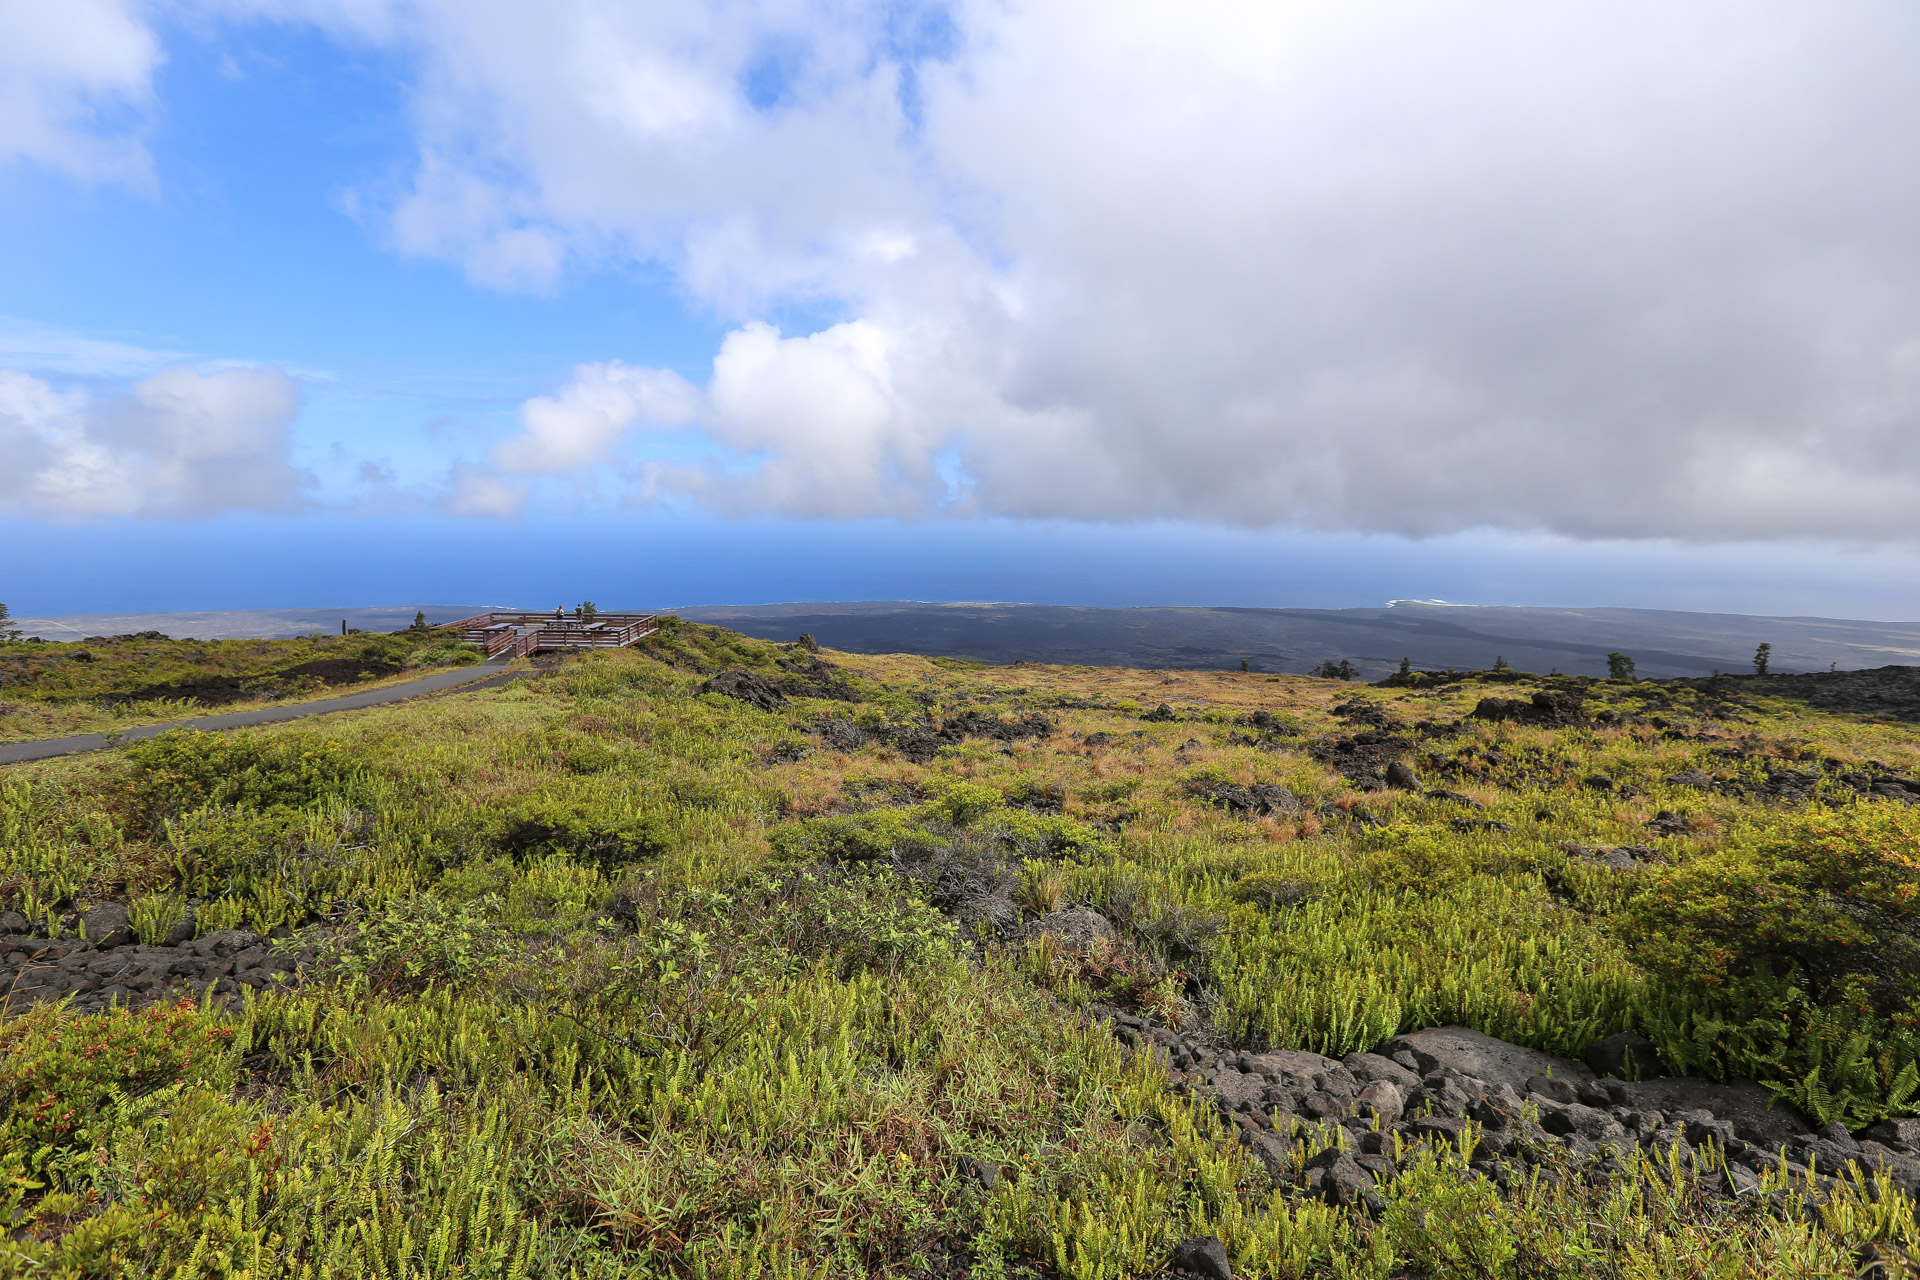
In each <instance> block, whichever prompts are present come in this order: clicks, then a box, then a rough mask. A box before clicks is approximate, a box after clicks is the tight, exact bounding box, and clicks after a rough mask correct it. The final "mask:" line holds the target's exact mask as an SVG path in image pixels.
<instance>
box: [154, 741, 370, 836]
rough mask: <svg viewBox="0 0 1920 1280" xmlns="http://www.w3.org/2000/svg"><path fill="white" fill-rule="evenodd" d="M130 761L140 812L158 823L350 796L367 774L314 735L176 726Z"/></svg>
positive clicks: (344, 750)
mask: <svg viewBox="0 0 1920 1280" xmlns="http://www.w3.org/2000/svg"><path fill="white" fill-rule="evenodd" d="M125 758H126V761H127V764H128V766H129V767H130V773H129V777H128V780H127V791H128V793H129V797H130V800H131V803H132V807H133V808H134V810H135V812H136V813H138V814H139V815H141V816H143V817H145V818H146V819H147V820H148V821H149V822H151V823H152V824H153V825H155V826H158V825H159V824H160V823H161V822H163V821H164V820H165V819H167V818H169V817H172V816H174V815H176V814H181V813H185V812H188V811H189V810H193V809H200V808H204V807H206V806H208V805H229V806H234V807H238V808H248V809H258V810H270V809H282V808H305V807H307V806H309V805H313V804H316V803H318V802H320V801H322V800H325V799H328V798H333V797H338V798H349V797H351V796H352V795H353V793H354V791H355V787H356V784H357V782H358V781H359V778H360V775H361V772H362V766H361V763H360V761H358V760H356V759H355V758H354V756H353V754H352V753H351V752H350V751H349V750H348V749H347V748H346V747H345V746H344V745H343V744H341V743H338V742H333V741H330V740H328V739H325V738H319V737H314V736H310V735H299V736H269V735H265V734H256V733H249V732H239V733H202V732H200V731H198V730H193V729H174V730H171V731H169V732H167V733H163V734H161V735H160V736H158V737H156V738H150V739H148V740H147V741H145V742H140V743H136V744H134V745H133V746H131V747H128V748H127V749H126V751H125Z"/></svg>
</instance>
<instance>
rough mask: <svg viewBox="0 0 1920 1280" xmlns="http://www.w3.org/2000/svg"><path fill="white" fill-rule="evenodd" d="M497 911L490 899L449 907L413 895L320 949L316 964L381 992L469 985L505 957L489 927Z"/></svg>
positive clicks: (501, 936) (501, 940)
mask: <svg viewBox="0 0 1920 1280" xmlns="http://www.w3.org/2000/svg"><path fill="white" fill-rule="evenodd" d="M501 906H502V904H501V903H500V901H499V900H498V899H496V898H492V897H487V898H482V899H481V900H479V901H478V902H473V903H461V904H458V905H455V904H452V903H448V902H444V901H442V900H441V899H439V898H435V897H432V896H430V895H427V894H415V895H413V896H411V897H407V898H404V899H401V900H400V901H398V902H393V903H389V904H388V905H387V906H386V907H385V908H383V909H382V910H380V911H377V912H374V913H372V914H370V915H367V916H365V917H364V918H362V919H361V920H360V921H359V922H358V925H357V926H356V927H354V928H352V929H350V930H348V931H346V932H344V933H340V934H336V935H334V936H333V937H332V938H331V939H329V940H328V941H326V942H323V943H321V944H320V945H319V947H318V950H319V951H320V958H321V960H322V962H323V963H328V964H330V965H331V967H332V968H333V969H334V970H335V971H336V972H338V973H340V974H341V975H343V976H345V977H346V978H347V980H348V981H349V982H352V983H355V984H365V985H367V986H370V987H373V988H375V989H377V990H381V991H386V992H405V991H417V990H420V989H422V988H424V987H427V986H431V985H433V984H436V983H438V984H441V985H449V984H451V985H458V984H461V983H465V982H469V981H471V980H473V979H474V978H476V977H478V976H480V974H482V973H483V972H485V971H486V969H487V968H488V966H490V965H491V964H492V963H494V962H495V961H496V960H498V959H499V958H500V957H501V956H502V955H504V954H506V952H507V949H508V946H509V940H508V938H507V936H506V934H505V931H504V930H502V929H501V928H500V927H499V926H498V925H497V924H495V923H494V921H493V917H494V916H496V915H498V914H499V911H500V908H501Z"/></svg>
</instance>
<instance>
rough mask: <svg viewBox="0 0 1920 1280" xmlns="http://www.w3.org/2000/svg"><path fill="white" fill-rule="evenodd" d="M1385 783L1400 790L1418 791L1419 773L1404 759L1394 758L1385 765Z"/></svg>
mask: <svg viewBox="0 0 1920 1280" xmlns="http://www.w3.org/2000/svg"><path fill="white" fill-rule="evenodd" d="M1387 785H1388V786H1390V787H1394V788H1396V789H1398V790H1401V791H1418V790H1419V789H1420V775H1419V774H1417V773H1415V772H1414V771H1413V766H1412V765H1410V764H1408V763H1406V761H1404V760H1395V761H1393V762H1392V763H1390V764H1389V765H1387Z"/></svg>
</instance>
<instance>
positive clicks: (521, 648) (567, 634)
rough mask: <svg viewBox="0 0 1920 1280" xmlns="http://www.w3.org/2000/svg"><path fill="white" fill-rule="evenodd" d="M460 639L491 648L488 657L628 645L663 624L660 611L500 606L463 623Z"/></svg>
mask: <svg viewBox="0 0 1920 1280" xmlns="http://www.w3.org/2000/svg"><path fill="white" fill-rule="evenodd" d="M446 625H447V626H450V627H458V628H459V630H460V638H461V639H462V640H465V641H467V642H468V643H470V644H477V645H479V646H480V647H481V648H482V649H484V650H486V653H487V656H488V657H489V658H492V657H496V656H498V655H500V654H503V653H506V652H508V651H509V650H511V651H512V653H513V656H514V657H516V658H524V657H526V656H527V655H528V654H534V653H543V652H546V651H548V650H554V649H624V648H626V647H627V646H628V645H630V644H634V643H636V642H638V641H640V640H642V639H645V638H646V637H647V636H650V635H652V634H653V633H654V632H656V631H658V630H659V629H660V618H659V615H658V614H652V613H608V612H603V611H597V610H596V611H595V612H594V613H593V614H592V615H591V616H580V615H577V614H567V613H562V612H560V611H558V610H556V611H554V612H552V613H533V612H527V611H520V610H510V609H509V610H496V611H494V612H493V613H482V614H478V615H476V616H474V617H471V618H462V619H460V621H458V622H450V623H447V624H446Z"/></svg>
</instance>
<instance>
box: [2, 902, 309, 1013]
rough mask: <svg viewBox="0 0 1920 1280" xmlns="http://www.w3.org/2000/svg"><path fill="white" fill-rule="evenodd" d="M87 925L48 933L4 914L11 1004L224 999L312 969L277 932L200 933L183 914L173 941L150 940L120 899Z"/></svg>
mask: <svg viewBox="0 0 1920 1280" xmlns="http://www.w3.org/2000/svg"><path fill="white" fill-rule="evenodd" d="M75 923H76V925H77V924H79V923H80V922H78V921H76V922H75ZM84 924H85V935H84V936H82V935H81V934H80V933H79V932H66V933H63V935H62V936H60V937H56V938H48V937H45V936H35V935H34V934H33V933H31V932H29V930H28V924H27V920H26V917H24V916H22V915H21V914H20V913H19V912H17V911H8V912H4V913H0V991H4V992H5V993H6V1003H7V1005H8V1007H10V1008H14V1009H18V1008H21V1007H24V1006H26V1005H29V1004H33V1003H35V1002H36V1001H41V1000H60V999H66V998H71V1000H72V1008H73V1009H74V1010H75V1011H77V1012H82V1013H87V1012H95V1011H98V1010H100V1009H104V1008H106V1007H107V1006H109V1005H113V1004H120V1005H127V1006H131V1007H135V1008H138V1007H140V1006H143V1005H149V1004H153V1003H155V1002H157V1001H161V1000H170V999H178V998H182V997H186V998H190V999H194V1000H198V999H200V998H201V997H202V996H204V995H206V993H207V992H208V991H209V990H211V991H212V993H213V994H214V996H215V997H216V998H223V997H224V998H233V997H236V996H237V995H238V994H239V992H240V990H241V989H242V988H244V987H252V988H255V989H261V988H265V987H268V986H271V985H273V984H275V983H280V982H287V981H291V980H294V979H296V978H297V977H298V976H299V975H300V973H301V971H302V970H303V968H304V961H303V960H302V959H300V958H297V957H294V956H289V955H283V954H281V953H279V952H278V951H276V950H274V949H273V947H272V943H273V942H274V941H275V939H269V938H263V937H262V936H261V935H259V934H257V933H252V932H249V931H247V930H245V929H222V930H217V931H215V932H211V933H207V934H203V935H201V936H200V937H198V938H195V937H194V936H193V928H192V926H191V925H190V924H188V923H187V922H185V921H182V922H180V923H179V924H178V925H176V926H175V927H174V928H173V929H172V930H171V931H170V932H169V933H168V935H167V942H166V945H163V946H142V945H140V944H139V943H137V942H136V941H135V939H134V935H133V930H132V929H131V928H130V927H129V926H128V924H127V914H126V910H125V908H123V907H121V906H119V905H118V904H116V903H108V904H106V905H105V906H101V907H97V908H95V909H94V910H92V911H89V912H88V913H87V914H86V916H85V917H84ZM281 932H282V933H284V932H286V931H284V930H282V931H281ZM40 933H41V934H42V935H44V933H45V930H44V929H42V930H41V931H40ZM88 939H92V940H93V941H89V940H88Z"/></svg>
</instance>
